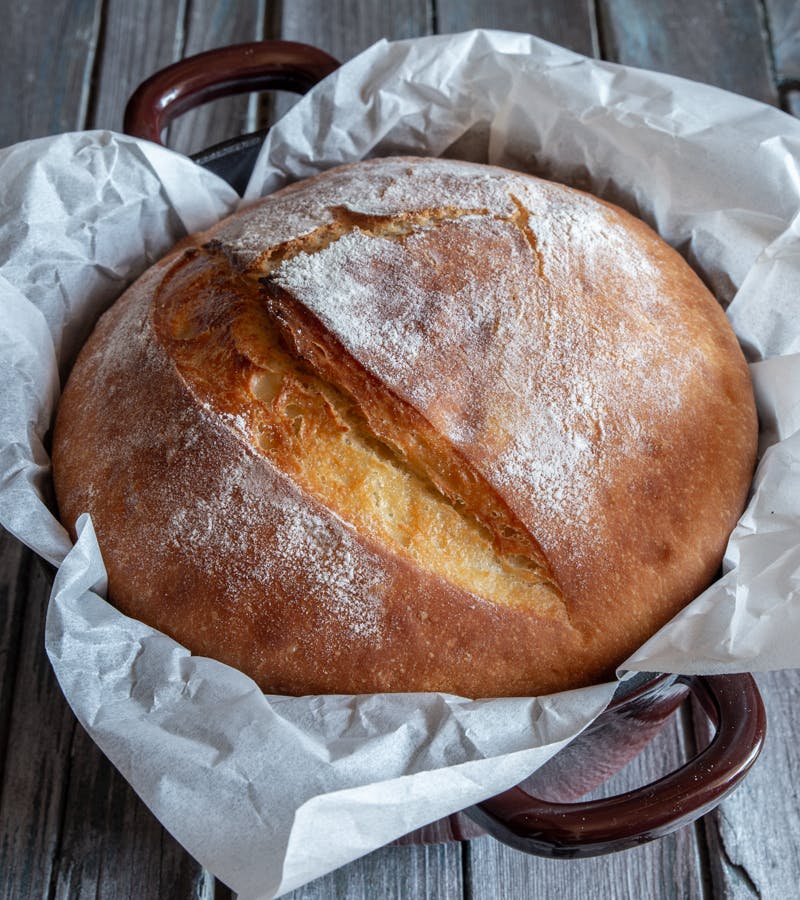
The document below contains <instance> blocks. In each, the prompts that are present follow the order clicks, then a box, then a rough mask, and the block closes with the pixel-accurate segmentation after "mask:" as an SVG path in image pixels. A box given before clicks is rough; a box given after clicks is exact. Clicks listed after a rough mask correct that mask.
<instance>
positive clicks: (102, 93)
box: [88, 0, 187, 131]
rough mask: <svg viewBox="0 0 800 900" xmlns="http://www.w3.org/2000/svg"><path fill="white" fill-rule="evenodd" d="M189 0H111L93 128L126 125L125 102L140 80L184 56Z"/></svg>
mask: <svg viewBox="0 0 800 900" xmlns="http://www.w3.org/2000/svg"><path fill="white" fill-rule="evenodd" d="M186 2H187V0H143V2H139V3H129V2H127V0H107V3H106V8H105V13H104V16H103V28H102V31H101V34H100V55H99V60H98V65H97V78H96V81H95V85H94V92H93V96H92V102H91V105H90V110H89V122H88V127H89V128H111V129H113V130H115V131H121V130H122V117H123V114H124V112H125V105H126V103H127V102H128V99H129V97H130V96H131V94H132V93H133V91H134V90H135V89H136V88H137V87H138V86H139V84H140V83H141V82H142V81H144V79H145V78H148V77H149V76H150V75H152V74H153V73H154V72H156V71H157V70H158V69H162V68H163V67H164V66H168V65H169V64H170V63H172V62H175V60H176V59H178V57H179V54H180V50H181V47H182V45H183V20H184V16H185V14H186Z"/></svg>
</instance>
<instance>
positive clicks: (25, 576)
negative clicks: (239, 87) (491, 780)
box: [0, 0, 800, 900]
mask: <svg viewBox="0 0 800 900" xmlns="http://www.w3.org/2000/svg"><path fill="white" fill-rule="evenodd" d="M474 27H492V28H504V29H509V30H515V31H526V32H530V33H532V34H536V35H540V36H541V37H544V38H547V39H548V40H551V41H554V42H556V43H559V44H562V45H564V46H566V47H569V48H571V49H573V50H577V51H579V52H581V53H585V54H587V55H592V56H597V57H602V58H604V59H608V60H614V61H618V62H622V63H627V64H630V65H635V66H643V67H646V68H652V69H657V70H660V71H664V72H672V73H675V74H678V75H684V76H687V77H689V78H694V79H697V80H699V81H705V82H710V83H712V84H716V85H719V86H721V87H723V88H727V89H729V90H732V91H737V92H739V93H742V94H746V95H748V96H751V97H755V98H757V99H759V100H762V101H764V102H765V103H769V104H772V105H775V106H780V107H782V108H783V109H785V110H787V111H788V112H793V113H795V114H800V90H798V88H800V5H798V4H797V3H796V2H795V0H668V2H663V3H659V2H657V0H565V2H558V0H550V2H544V0H541V2H537V0H491V2H478V0H466V2H459V0H374V2H373V0H285V2H283V3H279V2H272V0H253V2H239V3H235V2H224V0H162V2H159V0H140V2H132V0H27V2H22V3H19V2H18V3H6V4H5V10H4V15H3V25H2V29H0V67H2V73H3V91H2V100H0V146H5V145H7V144H12V143H15V142H17V141H22V140H25V139H27V138H32V137H38V136H40V135H46V134H53V133H56V132H60V131H71V130H77V129H85V128H112V129H117V130H119V129H121V127H122V111H123V108H124V105H125V102H126V99H127V97H128V96H129V94H130V93H131V91H132V90H133V89H134V88H135V87H136V85H137V84H138V83H139V82H140V81H141V80H142V79H143V78H145V77H146V76H147V75H149V74H151V73H152V72H154V71H155V70H157V69H158V68H160V67H163V66H165V65H167V64H168V63H170V62H173V61H174V60H176V59H178V58H180V57H182V56H185V55H190V54H193V53H197V52H199V51H201V50H205V49H209V48H211V47H215V46H220V45H224V44H230V43H236V42H240V41H246V40H254V39H259V38H265V37H269V38H273V37H281V38H286V39H291V40H299V41H305V42H307V43H311V44H316V45H317V46H318V47H321V48H323V49H325V50H327V51H328V52H330V53H332V54H333V55H334V56H336V57H338V58H339V59H341V60H347V59H349V58H350V57H352V56H353V55H355V54H356V53H358V52H359V51H360V50H362V49H364V48H365V47H367V46H369V45H370V44H371V43H372V42H374V41H375V40H377V39H378V38H380V37H384V36H385V37H389V38H407V37H414V36H418V35H424V34H430V33H434V32H439V33H446V32H452V31H460V30H464V29H467V28H474ZM286 105H287V100H286V99H285V98H280V97H279V98H277V99H274V98H265V97H261V98H249V99H248V98H238V99H234V100H226V101H216V102H215V103H214V104H211V105H210V106H209V107H206V108H203V109H202V110H197V111H195V112H192V113H189V114H187V115H186V116H185V117H184V118H183V119H182V120H180V121H179V122H178V123H176V124H175V125H174V126H173V127H172V129H171V134H170V143H171V144H172V146H175V147H176V148H178V149H181V150H184V151H186V152H189V151H192V150H196V149H199V148H201V147H205V146H208V145H210V144H212V143H214V142H216V141H219V140H221V139H224V138H226V137H229V136H232V135H234V134H237V133H241V132H242V131H245V130H253V129H254V128H255V127H256V126H257V125H258V124H260V123H261V122H262V121H263V119H264V117H265V116H268V115H270V114H275V112H276V110H277V111H280V110H282V109H284V108H285V106H286ZM50 580H51V575H50V573H49V572H48V570H47V567H46V566H45V565H44V564H43V563H41V562H40V561H39V560H38V559H37V558H36V557H35V556H34V555H33V554H32V553H30V552H29V551H28V550H26V549H25V548H23V547H22V546H21V545H20V544H18V543H17V542H16V541H15V540H14V539H12V538H11V537H9V536H8V535H7V534H5V533H3V534H2V535H0V629H1V630H0V774H1V776H2V780H1V781H0V894H2V897H19V898H39V897H43V898H64V897H99V898H103V900H105V898H114V900H116V898H122V897H130V898H137V900H142V898H150V897H152V898H180V900H183V898H186V900H189V898H211V897H229V896H230V891H229V890H228V889H227V888H225V887H224V886H223V885H222V884H220V883H219V882H215V880H214V878H213V876H211V875H210V874H209V873H207V872H205V871H203V870H202V868H201V867H200V866H199V865H198V864H197V863H196V862H195V861H194V860H193V859H192V858H191V857H190V856H189V855H188V854H187V853H186V852H185V851H184V850H183V849H182V848H181V847H180V846H179V845H178V844H177V843H176V842H175V841H174V840H173V839H172V838H171V837H170V835H169V834H167V833H166V832H165V831H164V829H163V828H162V827H161V826H160V825H159V823H158V822H157V821H156V820H155V818H154V817H153V816H152V815H151V814H150V812H149V811H148V810H147V809H146V808H145V807H144V805H143V804H142V803H141V802H140V801H139V800H138V798H137V797H136V796H135V794H134V793H133V791H132V790H131V789H130V788H129V787H128V785H127V784H126V783H125V782H124V781H123V780H122V778H121V777H120V776H119V775H118V774H117V773H116V771H115V770H114V769H113V767H112V766H111V765H110V764H109V763H108V762H107V761H106V760H105V758H104V757H103V756H102V754H101V753H100V752H99V751H98V750H97V748H96V747H95V746H94V744H93V743H92V742H91V740H90V739H89V738H88V737H87V736H86V734H85V733H84V731H83V729H82V728H81V727H80V726H79V725H78V724H77V722H76V720H75V718H74V716H73V715H72V713H71V711H70V710H69V708H68V706H67V704H66V702H65V701H64V699H63V697H62V696H61V693H60V692H59V689H58V686H57V684H56V682H55V679H54V677H53V674H52V672H51V670H50V666H49V664H48V662H47V659H46V656H45V653H44V649H43V643H44V641H43V627H44V614H45V608H46V604H47V596H48V591H49V586H50ZM758 682H759V685H760V687H761V690H762V693H763V696H764V700H765V703H766V706H767V714H768V720H769V729H770V731H769V737H768V742H767V747H766V750H765V752H764V754H763V756H762V758H761V760H760V762H759V763H758V765H757V766H756V768H755V769H754V771H753V772H752V773H751V774H750V775H749V777H748V778H747V779H746V781H745V783H744V784H743V786H742V787H741V788H740V789H739V790H738V791H737V792H736V793H735V794H734V795H733V796H732V797H730V798H729V799H728V800H726V801H725V802H724V803H723V804H722V806H721V807H720V808H719V809H718V810H716V811H715V812H714V813H712V814H710V815H708V816H706V817H705V818H704V819H703V820H701V821H700V822H698V823H696V824H695V825H694V826H689V827H687V828H684V829H683V830H681V831H679V832H677V833H675V834H673V835H671V836H669V837H667V838H665V839H662V840H661V841H658V842H655V843H651V844H647V845H644V846H642V847H639V848H637V849H635V850H630V851H627V852H624V853H619V854H615V855H612V856H607V857H599V858H595V859H589V860H581V861H551V860H544V859H540V858H537V857H532V856H526V855H524V854H522V853H518V852H516V851H513V850H510V849H508V848H507V847H505V846H504V845H502V844H499V843H497V842H496V841H494V840H492V839H491V838H480V839H478V840H474V841H471V842H465V843H462V844H449V845H436V846H429V847H409V846H406V847H387V848H384V849H382V850H378V851H376V852H374V853H372V854H371V855H370V856H368V857H366V858H364V859H361V860H358V861H357V862H354V863H352V864H351V865H349V866H346V867H345V868H343V869H340V870H339V871H337V872H335V873H333V874H331V875H329V876H327V877H325V878H321V879H319V880H318V881H316V882H313V883H312V884H310V885H307V886H306V887H304V888H301V889H300V890H297V891H295V892H294V893H292V894H291V895H289V896H291V897H292V898H296V900H299V898H303V900H311V898H332V897H335V898H348V900H350V898H352V900H355V898H365V900H367V898H369V900H372V898H403V900H407V898H422V897H426V898H427V897H432V898H460V897H462V896H463V897H465V898H478V900H482V898H539V897H541V898H553V897H558V898H561V900H568V898H586V897H598V898H621V897H626V898H627V897H632V898H650V897H736V898H740V897H741V898H745V897H747V898H750V897H764V898H778V900H784V898H793V897H798V896H800V802H798V789H797V782H796V772H797V770H798V768H800V750H798V740H797V738H798V735H799V734H800V724H799V723H798V718H799V717H798V714H797V713H796V711H795V708H794V706H795V702H794V701H795V700H796V699H797V698H798V697H799V696H800V673H798V672H782V673H774V674H769V675H764V676H759V678H758ZM700 727H701V726H700V725H699V724H698V725H697V728H698V729H699V728H700ZM696 739H697V736H696V734H695V725H694V724H693V720H692V717H691V715H690V714H689V713H688V712H686V711H681V712H680V713H679V714H678V715H677V716H676V717H675V719H674V721H673V722H672V723H671V724H670V725H669V726H668V727H667V728H666V729H665V730H664V731H663V732H662V734H661V735H660V736H659V738H658V739H657V740H656V741H655V742H654V743H653V745H651V747H650V748H649V749H648V750H647V751H646V752H645V753H644V754H643V755H642V757H640V759H639V760H637V761H636V762H635V763H633V764H632V765H631V766H630V767H629V770H626V771H625V772H624V773H622V774H621V775H619V776H617V778H616V780H615V782H614V787H615V788H617V789H618V788H620V787H621V786H622V787H624V786H634V785H636V784H641V783H644V782H645V781H647V780H652V779H653V778H654V777H656V776H657V775H658V774H660V773H663V772H665V771H667V770H668V769H669V768H671V767H674V766H675V765H676V764H677V763H678V761H679V760H680V759H681V758H683V756H684V755H685V754H686V753H687V752H691V748H692V747H693V746H694V745H695V743H696ZM309 852H313V848H310V849H309Z"/></svg>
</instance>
